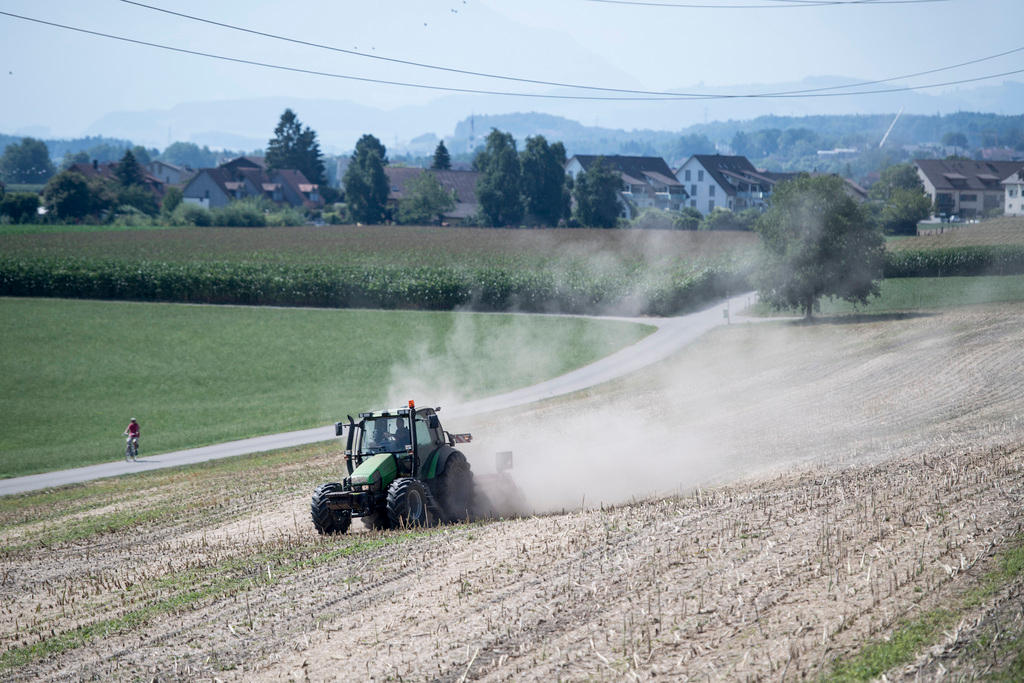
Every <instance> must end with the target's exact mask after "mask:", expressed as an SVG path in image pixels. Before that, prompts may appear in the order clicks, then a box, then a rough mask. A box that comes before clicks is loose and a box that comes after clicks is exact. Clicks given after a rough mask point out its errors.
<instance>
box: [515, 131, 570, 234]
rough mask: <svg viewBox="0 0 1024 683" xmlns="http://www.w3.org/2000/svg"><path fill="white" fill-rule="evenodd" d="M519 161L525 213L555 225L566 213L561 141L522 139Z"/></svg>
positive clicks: (563, 150) (567, 209) (567, 207)
mask: <svg viewBox="0 0 1024 683" xmlns="http://www.w3.org/2000/svg"><path fill="white" fill-rule="evenodd" d="M519 162H520V166H521V167H522V173H523V199H524V200H525V202H526V212H527V213H528V214H530V215H531V216H532V217H534V218H536V219H537V220H539V221H541V222H542V223H544V224H545V225H558V221H559V220H561V219H562V218H565V217H566V215H567V214H568V212H569V193H568V191H567V190H566V183H565V146H564V145H562V143H561V142H556V143H555V144H553V145H549V144H548V141H547V140H545V139H544V136H542V135H537V136H534V137H529V138H526V149H524V150H523V151H522V153H521V154H520V155H519Z"/></svg>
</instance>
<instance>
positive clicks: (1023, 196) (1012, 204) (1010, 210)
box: [1001, 169, 1024, 216]
mask: <svg viewBox="0 0 1024 683" xmlns="http://www.w3.org/2000/svg"><path fill="white" fill-rule="evenodd" d="M1001 184H1002V186H1003V192H1004V193H1005V199H1004V202H1005V203H1004V204H1003V206H1004V207H1005V209H1004V211H1005V213H1006V215H1007V216H1024V169H1021V170H1018V171H1014V172H1013V173H1012V174H1011V175H1010V176H1009V177H1008V178H1006V179H1005V180H1003V182H1002V183H1001Z"/></svg>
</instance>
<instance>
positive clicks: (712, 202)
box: [708, 199, 715, 213]
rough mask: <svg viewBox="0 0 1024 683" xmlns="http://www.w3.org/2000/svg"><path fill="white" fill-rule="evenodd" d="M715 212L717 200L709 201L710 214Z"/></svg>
mask: <svg viewBox="0 0 1024 683" xmlns="http://www.w3.org/2000/svg"><path fill="white" fill-rule="evenodd" d="M714 210H715V200H714V199H709V200H708V213H710V212H712V211H714Z"/></svg>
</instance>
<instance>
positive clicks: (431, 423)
mask: <svg viewBox="0 0 1024 683" xmlns="http://www.w3.org/2000/svg"><path fill="white" fill-rule="evenodd" d="M427 427H429V428H430V429H440V428H441V420H439V419H438V417H437V415H428V416H427Z"/></svg>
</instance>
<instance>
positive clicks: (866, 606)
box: [0, 306, 1024, 681]
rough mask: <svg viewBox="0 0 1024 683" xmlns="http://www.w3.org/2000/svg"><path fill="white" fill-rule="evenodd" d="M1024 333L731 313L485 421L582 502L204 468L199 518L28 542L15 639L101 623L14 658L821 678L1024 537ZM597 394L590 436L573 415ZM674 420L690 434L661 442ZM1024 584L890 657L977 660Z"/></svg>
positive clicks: (556, 493)
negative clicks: (563, 391) (449, 519)
mask: <svg viewBox="0 0 1024 683" xmlns="http://www.w3.org/2000/svg"><path fill="white" fill-rule="evenodd" d="M755 328H756V329H755ZM1021 329H1024V307H1022V306H1002V307H978V308H971V309H963V310H960V311H955V312H945V313H940V314H935V315H929V316H918V317H906V318H899V317H886V318H882V319H873V320H861V321H846V322H844V323H843V324H819V325H813V326H804V325H793V324H778V325H759V326H752V327H747V328H742V327H736V328H731V329H722V330H718V331H716V332H715V333H713V334H712V335H710V336H709V337H708V338H706V339H704V340H702V341H700V342H698V343H696V344H695V345H694V348H693V351H692V353H691V352H688V353H687V354H680V355H679V356H676V357H674V358H673V359H671V360H670V361H669V362H667V363H663V364H660V365H659V366H657V367H656V368H653V369H652V370H650V371H649V372H643V371H642V372H640V373H638V374H636V375H634V376H632V377H630V378H629V379H625V380H619V381H617V382H612V383H611V384H609V385H606V386H603V387H601V388H598V389H594V390H591V392H588V393H585V394H583V395H580V396H575V397H573V398H571V399H568V400H566V399H562V400H561V401H560V402H559V403H558V404H557V405H553V404H542V405H538V406H533V407H529V408H525V409H521V410H520V411H517V412H515V413H513V414H507V415H504V414H503V415H491V416H488V417H486V418H480V419H478V422H477V423H476V424H474V425H473V426H472V428H473V430H474V432H477V431H480V430H484V431H482V432H481V433H483V434H489V433H490V432H492V431H493V432H498V433H500V432H502V431H504V430H506V429H508V428H509V426H510V425H516V424H518V425H520V426H522V425H529V426H530V429H529V430H522V429H521V430H520V431H525V432H528V433H527V434H525V435H523V436H522V438H523V440H524V444H525V446H524V447H530V448H532V449H533V451H532V452H533V453H534V454H536V455H535V456H534V457H533V458H531V452H530V451H529V450H524V451H522V453H523V457H521V458H520V457H519V455H518V454H519V452H520V451H519V450H518V446H517V458H519V460H520V465H518V466H517V468H518V467H521V468H522V469H521V470H520V474H519V476H520V477H521V483H522V484H523V485H524V487H525V488H526V489H527V491H526V492H527V495H528V496H529V497H530V499H531V503H532V504H533V505H534V506H535V508H536V509H538V510H558V509H560V508H559V505H563V506H564V507H565V508H566V509H567V510H569V511H568V512H565V513H561V512H558V513H545V514H540V515H537V516H531V517H527V518H522V519H517V520H510V521H503V522H490V523H485V524H477V525H465V526H453V527H443V528H438V529H433V530H429V531H426V532H420V533H417V534H411V535H408V534H403V533H402V532H385V533H383V534H381V533H359V534H350V535H347V536H344V537H340V538H319V537H317V536H316V535H315V533H313V531H312V528H311V526H310V525H309V524H308V519H307V518H308V495H309V491H310V490H311V485H312V481H310V482H306V481H297V482H294V481H293V482H292V483H289V484H287V485H285V484H275V483H274V482H275V480H274V478H273V477H272V476H269V475H268V473H267V472H262V471H261V472H260V473H259V475H260V476H261V477H263V479H262V480H261V481H260V483H259V484H247V483H246V478H245V475H244V474H238V475H234V478H232V479H230V480H227V479H225V480H211V479H208V478H204V477H190V478H188V479H181V480H180V482H179V483H177V484H175V487H176V488H175V489H174V490H173V493H175V494H176V495H178V496H181V497H187V498H188V499H190V500H194V501H195V507H196V509H197V510H199V511H198V512H194V513H192V512H188V511H183V512H180V513H179V514H178V515H177V516H173V517H170V518H168V519H166V520H158V521H154V522H152V523H150V524H147V525H143V526H140V527H137V528H131V529H129V530H127V531H125V532H120V533H109V534H100V535H98V536H95V537H93V538H90V539H89V540H88V541H86V542H81V543H64V544H58V545H56V546H53V547H46V548H43V547H28V548H22V549H8V550H7V552H5V554H4V555H3V556H2V563H0V636H2V640H0V646H2V648H3V649H4V650H9V651H11V652H15V651H16V652H23V651H24V650H25V649H26V648H30V647H32V646H33V645H35V646H38V647H42V646H43V645H44V644H51V645H54V644H59V643H61V642H63V643H66V642H67V641H68V639H70V638H71V636H69V635H68V634H72V633H81V632H80V631H75V628H76V627H88V626H89V625H93V624H99V623H102V624H105V626H104V627H103V628H102V629H99V628H98V627H96V628H97V629H98V631H97V632H96V633H91V634H90V635H89V637H88V638H85V637H84V636H83V642H82V643H81V644H79V645H74V646H65V647H64V648H63V649H60V650H58V651H55V652H54V653H53V654H51V655H50V656H48V657H45V658H43V657H35V658H32V657H30V656H27V655H26V658H27V661H24V662H21V663H19V664H18V665H17V666H16V667H13V668H11V667H8V668H6V669H4V670H3V671H4V675H10V676H13V677H16V678H19V679H24V678H38V679H47V680H66V679H80V678H100V679H111V678H147V679H153V678H155V679H158V680H167V679H182V680H186V679H187V680H196V679H205V680H215V679H220V680H288V679H296V680H313V681H317V680H331V679H337V678H358V679H361V680H406V681H409V680H441V681H464V680H493V681H499V680H538V681H539V680H544V681H547V680H558V679H560V680H610V681H618V680H628V679H637V680H647V679H652V678H662V679H667V680H695V679H700V680H708V679H711V680H737V679H750V680H780V679H783V680H789V679H794V680H795V679H800V678H805V677H811V678H814V677H817V676H819V675H820V674H822V673H827V672H828V671H829V670H830V668H831V666H832V662H833V661H834V660H836V659H837V658H840V657H843V656H845V655H848V654H850V653H853V652H856V651H857V650H858V649H860V647H862V645H863V644H864V643H865V642H866V641H868V640H871V639H878V638H883V637H885V636H887V635H889V634H890V633H891V631H892V629H893V628H894V625H895V624H897V623H898V622H899V621H900V620H902V619H912V618H915V617H918V616H921V615H927V614H931V613H932V612H933V611H934V610H936V609H937V608H947V609H952V606H954V605H957V604H960V603H962V602H963V601H964V596H965V595H968V594H969V593H970V591H971V590H973V589H975V588H976V587H977V586H979V585H982V584H983V583H984V582H983V581H982V577H983V576H984V574H985V573H986V572H987V571H989V570H991V569H992V567H993V566H995V565H996V564H997V561H996V557H997V555H998V553H999V552H1001V551H1002V550H1003V549H1005V548H1007V547H1008V546H1009V545H1011V544H1012V543H1014V542H1019V539H1020V537H1021V534H1022V533H1024V420H1022V419H1021V416H1022V415H1024V373H1021V372H1020V370H1019V368H1020V367H1022V364H1024V344H1021V333H1020V330H1021ZM741 352H742V355H738V354H740V353H741ZM740 358H742V361H741V362H738V359H740ZM598 406H605V407H607V408H608V409H609V410H610V411H612V412H611V413H606V412H604V411H603V410H601V409H599V408H598ZM589 413H594V415H593V416H592V418H593V420H594V421H596V423H597V426H596V427H594V428H593V429H592V430H591V431H592V432H593V434H592V435H591V436H589V437H588V436H585V435H581V434H580V433H579V432H581V431H583V430H584V429H585V428H586V427H588V426H592V425H591V423H590V422H585V421H581V422H579V423H574V422H573V421H572V420H570V419H567V415H573V414H575V415H577V416H578V419H579V420H583V419H584V417H583V416H585V415H587V414H589ZM612 414H614V415H615V416H616V417H615V418H614V419H613V418H612V417H611V415H612ZM656 425H662V426H663V428H665V429H667V430H668V431H669V432H670V433H671V434H673V435H674V437H675V438H674V440H671V441H669V442H668V443H669V445H668V446H662V448H661V449H660V450H658V451H657V452H656V454H655V455H653V456H649V455H647V453H648V452H650V451H652V450H654V449H653V446H652V445H651V444H652V443H661V442H663V440H664V438H665V437H664V435H663V434H659V433H653V434H649V433H650V432H651V430H652V429H653V427H654V426H656ZM641 433H644V434H649V435H648V436H647V437H641V436H639V434H641ZM563 438H567V440H565V441H563V440H562V439H563ZM645 438H646V439H650V440H651V441H650V442H648V441H644V439H645ZM609 442H610V443H609ZM545 443H546V444H547V446H548V448H549V449H552V450H548V451H545V450H544V448H543V446H542V445H541V444H545ZM572 443H576V444H577V445H576V446H575V447H573V446H571V445H570V444H572ZM602 443H606V444H607V445H608V447H607V448H606V449H605V450H602ZM536 458H540V459H541V460H542V464H543V467H539V468H537V467H534V460H535V459H536ZM331 462H332V458H331V456H330V455H324V456H322V457H320V458H318V459H316V461H315V462H312V463H311V465H310V466H311V467H314V468H323V467H330V466H332V465H331ZM566 463H568V464H566ZM294 470H295V467H294V466H291V470H289V473H290V474H292V475H294ZM635 470H639V471H635ZM588 471H589V472H590V473H591V475H592V476H590V477H588V476H585V473H586V472H588ZM567 472H571V473H572V475H573V476H567V474H566V473H567ZM255 474H256V473H253V476H255ZM284 474H285V473H283V472H282V476H284ZM316 476H319V475H318V474H313V475H311V477H310V478H311V479H314V478H315V477H316ZM545 480H546V481H547V486H545V485H544V482H545ZM176 481H177V480H176ZM225 482H228V483H227V484H226V483H225ZM227 485H231V486H237V487H238V488H237V491H230V492H228V491H226V489H225V487H226V486H227ZM578 489H584V490H585V491H586V492H588V493H589V494H590V495H593V496H594V497H589V496H588V497H587V498H586V499H585V500H581V499H580V497H579V495H578V493H579V491H578ZM656 491H667V492H671V491H676V492H677V493H678V495H674V496H666V495H654V496H650V494H651V493H652V492H656ZM630 498H632V499H633V500H632V501H631V500H630ZM573 500H575V501H576V504H575V505H574V504H572V503H571V502H570V503H568V504H566V503H565V501H573ZM580 503H582V508H583V509H581V506H580ZM609 503H611V504H612V505H608V504H609ZM602 504H603V507H602ZM124 505H125V506H127V507H131V506H133V505H144V503H130V502H126V503H124ZM203 505H206V507H202V506H203ZM11 538H13V537H12V536H10V535H9V534H8V535H6V536H0V540H3V542H4V543H5V544H7V543H10V540H11ZM19 538H21V537H20V536H19ZM297 550H298V551H301V553H300V555H301V561H299V562H292V563H291V564H289V562H290V560H282V559H281V558H282V557H283V556H285V555H287V554H288V553H295V552H297ZM229 579H230V580H235V583H231V584H230V585H228V584H226V583H225V582H227V581H228V580H229ZM224 585H228V587H227V588H226V589H222V586H224ZM1022 588H1024V582H1022V581H1020V580H1019V579H1018V580H1017V583H1015V584H1013V585H1011V586H1009V587H1005V588H1000V589H999V590H996V591H993V592H990V593H988V594H984V595H982V597H981V598H980V599H978V600H976V601H973V602H971V603H970V606H969V607H967V608H965V609H964V610H963V611H962V613H957V614H955V615H954V620H953V621H952V622H951V623H950V624H947V625H946V626H944V629H945V630H947V631H948V632H949V633H948V635H943V634H942V632H941V630H940V633H939V635H937V636H936V638H935V640H934V642H932V643H930V645H933V647H931V648H922V650H921V652H920V653H919V655H920V656H919V658H918V659H916V660H913V661H912V662H911V663H910V664H909V665H908V667H907V668H906V669H900V670H898V671H897V672H890V674H893V673H895V674H903V675H907V676H911V677H912V676H913V675H914V673H915V672H922V675H925V676H927V677H929V678H931V677H935V676H936V675H938V674H939V673H940V672H941V671H945V670H947V669H949V668H956V667H955V666H954V665H955V664H956V663H957V661H959V660H958V659H957V657H959V656H962V654H963V653H965V652H968V651H969V650H970V648H969V647H968V646H969V644H970V643H971V642H973V641H972V638H975V637H976V635H977V634H978V633H982V632H984V630H985V628H986V624H990V623H992V622H993V621H997V622H998V623H1002V624H1007V623H1008V624H1012V623H1014V622H1013V619H1012V617H1007V616H1006V615H1007V614H1011V613H1012V609H1013V604H1014V601H1015V600H1019V596H1020V591H1021V589H1022ZM1014 591H1016V592H1014ZM183 596H188V597H187V598H186V597H183ZM147 610H148V611H147ZM131 615H136V616H137V618H138V619H139V620H140V621H139V624H138V625H136V626H133V625H132V624H131V623H125V622H128V621H130V619H128V617H129V616H131ZM119 620H121V621H119ZM1000 620H1002V621H1000ZM1020 635H1021V634H1020V632H1019V629H1018V631H1017V632H1016V636H1017V637H1020ZM1002 637H1003V638H1006V637H1007V633H1006V632H1005V631H1004V632H1003V635H1002ZM61 638H63V639H64V640H61ZM12 648H13V649H12ZM3 656H4V657H8V656H10V655H3ZM1004 656H1005V655H1004ZM3 661H6V660H3ZM964 670H968V671H970V670H980V669H971V668H970V667H967V668H966V669H964Z"/></svg>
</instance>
